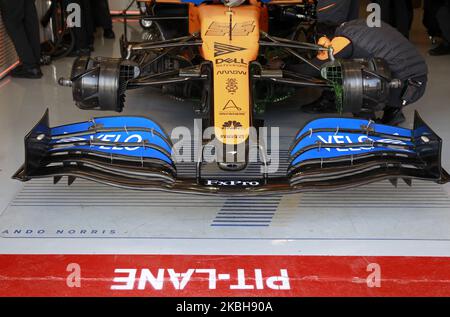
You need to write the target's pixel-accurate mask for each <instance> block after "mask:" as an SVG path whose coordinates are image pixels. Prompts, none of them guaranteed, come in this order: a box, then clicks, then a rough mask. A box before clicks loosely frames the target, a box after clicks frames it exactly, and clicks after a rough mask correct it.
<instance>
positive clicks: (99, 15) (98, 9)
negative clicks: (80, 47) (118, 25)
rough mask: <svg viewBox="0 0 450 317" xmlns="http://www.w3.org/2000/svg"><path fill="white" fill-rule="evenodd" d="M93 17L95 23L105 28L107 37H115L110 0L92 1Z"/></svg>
mask: <svg viewBox="0 0 450 317" xmlns="http://www.w3.org/2000/svg"><path fill="white" fill-rule="evenodd" d="M91 6H92V15H93V16H92V18H93V23H94V25H95V26H96V27H97V26H100V27H101V28H103V37H104V38H107V39H113V38H115V34H114V31H113V25H112V20H111V14H110V13H109V4H108V0H96V1H92V3H91Z"/></svg>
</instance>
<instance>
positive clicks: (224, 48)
mask: <svg viewBox="0 0 450 317" xmlns="http://www.w3.org/2000/svg"><path fill="white" fill-rule="evenodd" d="M244 50H246V48H243V47H238V46H233V45H228V44H222V43H216V42H215V43H214V57H217V56H222V55H225V54H230V53H234V52H239V51H244Z"/></svg>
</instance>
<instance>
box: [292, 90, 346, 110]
mask: <svg viewBox="0 0 450 317" xmlns="http://www.w3.org/2000/svg"><path fill="white" fill-rule="evenodd" d="M300 109H301V111H303V112H304V113H336V112H337V109H336V104H335V99H334V94H333V93H331V94H330V93H327V92H323V93H322V95H321V96H320V97H319V99H317V100H315V101H313V102H311V103H308V104H306V105H303V106H301V108H300Z"/></svg>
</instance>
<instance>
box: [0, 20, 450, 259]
mask: <svg viewBox="0 0 450 317" xmlns="http://www.w3.org/2000/svg"><path fill="white" fill-rule="evenodd" d="M116 30H117V31H118V30H119V26H116ZM117 33H119V32H117ZM413 41H414V42H415V43H417V45H418V46H419V47H420V49H421V50H422V51H423V52H424V53H425V52H426V49H427V48H428V45H429V43H428V40H427V38H426V36H425V34H424V33H423V31H420V32H416V34H415V37H414V39H413ZM117 42H118V41H114V40H103V39H102V38H101V37H98V40H97V42H96V44H97V45H96V51H95V53H94V55H114V56H118V55H119V53H118V43H117ZM72 61H73V59H71V58H65V59H62V60H59V61H56V62H54V63H53V64H52V65H51V66H46V67H43V72H44V74H45V76H44V78H43V79H41V80H23V79H13V78H10V77H6V78H5V79H3V80H1V81H0V113H1V116H0V127H1V131H2V135H1V141H2V142H1V147H0V254H12V253H15V254H17V253H28V254H29V253H35V254H39V253H44V254H54V253H59V254H61V253H76V254H80V253H87V254H89V253H109V254H111V253H114V254H120V253H135V254H272V255H278V254H280V255H281V254H284V255H305V254H311V255H401V256H402V255H411V256H450V189H449V187H448V186H447V187H446V186H439V185H436V184H432V183H424V182H414V183H413V186H412V188H409V187H407V186H406V185H404V184H400V185H399V187H398V188H393V187H392V186H391V185H390V184H389V183H387V182H382V183H377V184H372V185H368V186H364V187H360V188H357V189H352V190H345V191H338V192H333V193H307V194H297V195H290V196H275V197H262V198H250V197H249V198H227V197H222V198H212V197H201V196H187V195H178V194H169V193H159V192H158V193H143V192H134V191H125V190H119V189H115V188H110V187H106V186H102V185H98V184H95V183H91V182H88V181H83V180H77V181H76V182H75V183H74V185H73V186H71V187H67V186H66V185H65V184H64V182H60V183H59V184H57V185H53V184H52V182H51V180H48V181H47V180H36V181H31V182H29V183H26V184H22V183H19V182H17V181H14V180H11V179H10V177H11V175H12V174H13V173H14V172H15V171H16V170H17V168H18V167H19V166H20V165H21V164H22V162H23V144H22V143H23V136H24V135H25V134H26V133H27V132H28V130H29V129H30V128H31V127H32V126H33V125H34V123H35V122H36V121H37V120H38V119H39V118H40V117H41V116H42V114H43V113H44V111H45V109H46V108H47V107H48V108H49V109H50V120H51V124H52V125H59V124H63V123H69V122H76V121H79V120H86V119H89V118H91V117H93V116H101V115H106V114H107V113H104V112H102V113H100V112H90V111H82V110H80V109H78V108H77V107H75V105H74V103H73V102H72V98H71V91H70V89H67V88H61V87H59V86H58V85H57V84H56V81H57V79H58V78H59V77H61V76H67V75H68V74H69V73H70V67H71V64H72ZM427 61H428V63H429V68H430V79H429V83H428V90H427V93H426V95H425V96H424V97H423V98H422V99H421V100H420V101H419V102H418V103H417V104H414V105H412V106H410V107H409V108H408V109H407V110H406V116H407V118H408V121H407V122H406V123H405V126H406V127H411V126H412V119H413V111H414V110H415V109H417V110H419V112H420V114H421V115H422V117H423V118H424V120H425V121H426V122H428V123H429V124H430V125H431V126H432V127H433V128H434V129H435V131H436V133H437V134H439V135H440V136H441V137H442V138H443V140H444V151H443V165H444V167H445V168H446V169H447V170H450V101H449V99H450V90H449V88H450V85H449V81H448V74H450V56H446V57H433V58H431V57H427ZM295 102H296V100H291V101H289V102H288V103H287V105H285V109H281V108H282V107H283V105H278V106H273V107H271V108H270V109H269V110H268V113H267V124H270V125H273V126H280V127H281V134H282V136H284V137H292V136H293V135H294V133H295V131H297V130H298V129H299V128H300V127H301V126H302V124H303V122H305V121H306V120H308V119H310V118H311V117H310V116H306V115H304V114H302V113H301V112H300V111H298V106H299V105H298V104H295ZM108 114H109V113H108ZM123 114H125V115H148V116H150V117H152V118H154V119H155V120H157V121H158V122H160V123H161V124H162V125H163V126H164V128H165V129H167V130H168V131H170V130H171V129H172V128H173V127H175V126H179V125H185V126H192V118H193V112H192V108H191V106H190V105H189V104H187V103H181V102H175V101H173V100H171V99H170V98H168V97H165V96H161V95H159V94H158V93H157V92H155V91H152V90H137V91H132V92H129V93H128V95H127V102H126V108H125V110H124V112H123Z"/></svg>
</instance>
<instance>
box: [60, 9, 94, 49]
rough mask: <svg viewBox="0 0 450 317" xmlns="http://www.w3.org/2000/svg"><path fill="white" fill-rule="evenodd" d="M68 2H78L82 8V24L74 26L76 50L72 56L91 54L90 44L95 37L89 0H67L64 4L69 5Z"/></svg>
mask: <svg viewBox="0 0 450 317" xmlns="http://www.w3.org/2000/svg"><path fill="white" fill-rule="evenodd" d="M68 3H76V4H78V5H79V6H80V10H81V21H80V22H81V25H80V27H74V28H73V31H74V35H75V50H74V51H73V52H72V54H71V56H77V55H78V56H79V55H89V54H90V48H89V46H90V45H91V43H92V37H93V23H92V15H91V10H90V2H89V0H71V1H68V0H65V1H64V4H65V5H66V6H67V4H68Z"/></svg>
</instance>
